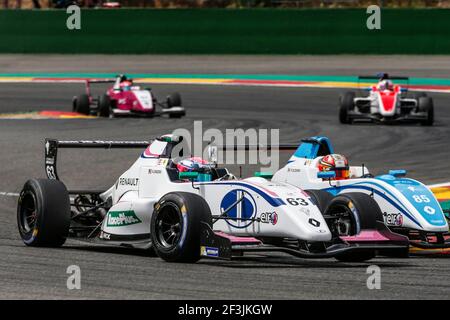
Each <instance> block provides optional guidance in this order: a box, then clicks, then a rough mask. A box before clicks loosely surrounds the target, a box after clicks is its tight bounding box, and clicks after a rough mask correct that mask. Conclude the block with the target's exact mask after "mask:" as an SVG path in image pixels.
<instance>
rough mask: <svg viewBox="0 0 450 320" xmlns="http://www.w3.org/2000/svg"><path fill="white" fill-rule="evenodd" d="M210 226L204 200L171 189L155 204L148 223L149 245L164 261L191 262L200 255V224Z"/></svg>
mask: <svg viewBox="0 0 450 320" xmlns="http://www.w3.org/2000/svg"><path fill="white" fill-rule="evenodd" d="M202 223H207V224H209V225H210V226H212V218H211V211H210V209H209V206H208V204H207V203H206V201H205V200H204V199H203V198H202V197H200V196H198V195H195V194H192V193H188V192H172V193H168V194H166V195H165V196H163V197H162V198H161V199H160V200H159V201H158V203H157V204H156V205H155V210H154V212H153V215H152V219H151V224H150V234H151V239H152V245H153V248H154V249H155V251H156V253H157V254H158V256H159V257H161V258H162V259H164V260H165V261H168V262H188V263H193V262H196V261H198V260H199V259H200V233H201V224H202Z"/></svg>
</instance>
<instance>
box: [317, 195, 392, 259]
mask: <svg viewBox="0 0 450 320" xmlns="http://www.w3.org/2000/svg"><path fill="white" fill-rule="evenodd" d="M325 216H327V217H331V218H329V219H327V223H328V227H329V228H330V231H331V232H332V233H333V234H334V235H335V236H355V235H357V234H359V233H360V232H361V230H365V229H370V230H375V229H376V228H377V221H380V222H383V214H382V212H381V210H380V207H379V206H378V204H377V202H376V201H375V200H374V199H373V198H372V197H370V196H369V195H367V194H365V193H359V192H352V193H343V194H340V195H337V196H336V197H334V198H333V199H332V200H331V201H330V203H329V205H328V207H327V209H326V211H325ZM374 257H375V250H360V251H357V252H351V251H350V252H343V253H340V254H338V255H337V256H336V257H335V258H336V259H337V260H339V261H345V262H360V261H366V260H370V259H372V258H374Z"/></svg>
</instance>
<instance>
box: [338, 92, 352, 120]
mask: <svg viewBox="0 0 450 320" xmlns="http://www.w3.org/2000/svg"><path fill="white" fill-rule="evenodd" d="M354 99H355V93H354V92H346V93H345V94H344V95H341V97H340V99H339V102H340V106H339V121H340V122H341V123H342V124H351V123H352V121H351V119H350V117H349V112H350V111H353V109H354V108H355V104H354Z"/></svg>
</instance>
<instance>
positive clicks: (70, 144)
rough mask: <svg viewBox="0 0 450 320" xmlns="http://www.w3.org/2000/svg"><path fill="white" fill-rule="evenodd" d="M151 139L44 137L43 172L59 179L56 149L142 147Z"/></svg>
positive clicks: (54, 178) (149, 142)
mask: <svg viewBox="0 0 450 320" xmlns="http://www.w3.org/2000/svg"><path fill="white" fill-rule="evenodd" d="M151 143H152V141H102V140H78V141H63V140H56V139H45V173H46V175H47V178H49V179H53V180H59V177H58V171H57V168H56V163H57V159H58V149H60V148H69V149H133V148H136V149H143V148H146V147H147V146H148V145H149V144H151Z"/></svg>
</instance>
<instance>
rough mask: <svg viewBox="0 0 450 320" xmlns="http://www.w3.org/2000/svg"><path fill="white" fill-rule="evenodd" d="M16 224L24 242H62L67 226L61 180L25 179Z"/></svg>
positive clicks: (38, 244) (47, 244) (67, 201)
mask: <svg viewBox="0 0 450 320" xmlns="http://www.w3.org/2000/svg"><path fill="white" fill-rule="evenodd" d="M17 224H18V228H19V233H20V236H21V238H22V240H23V242H24V243H25V244H26V245H28V246H35V247H59V246H62V245H63V244H64V242H65V241H66V238H67V235H68V234H69V227H70V199H69V193H68V191H67V189H66V187H65V186H64V184H63V183H62V182H60V181H58V180H47V179H31V180H28V181H27V182H26V183H25V185H24V187H23V189H22V192H21V193H20V197H19V201H18V205H17Z"/></svg>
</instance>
